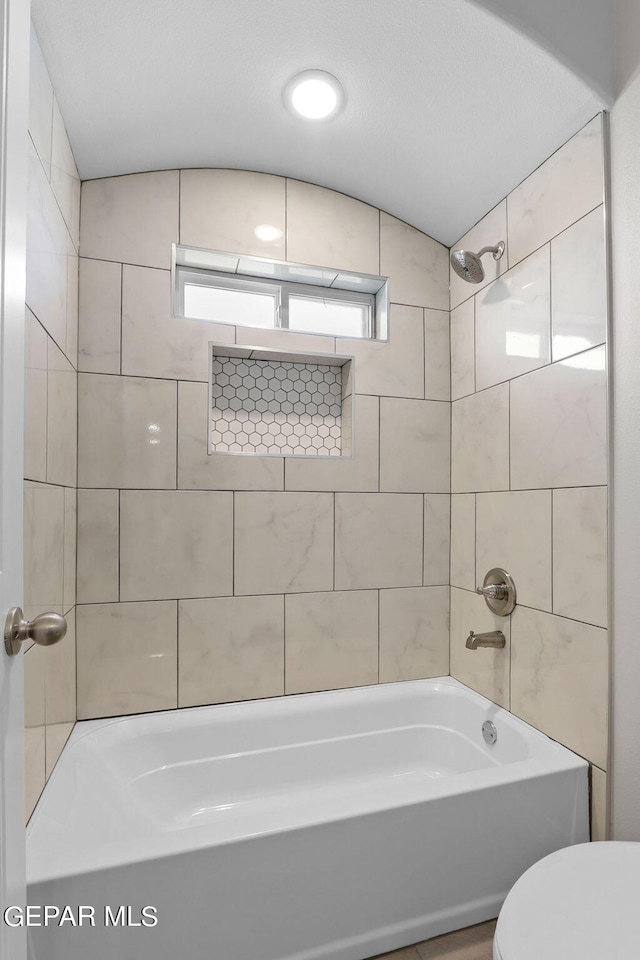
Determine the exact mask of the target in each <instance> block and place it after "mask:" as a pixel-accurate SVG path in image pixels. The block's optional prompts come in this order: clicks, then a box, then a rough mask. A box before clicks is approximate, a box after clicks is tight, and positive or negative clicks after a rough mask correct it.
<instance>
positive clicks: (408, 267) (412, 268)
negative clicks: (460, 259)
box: [380, 212, 449, 310]
mask: <svg viewBox="0 0 640 960" xmlns="http://www.w3.org/2000/svg"><path fill="white" fill-rule="evenodd" d="M380 273H381V274H382V276H384V277H389V299H390V300H391V301H392V302H393V303H404V304H409V305H411V306H420V307H432V308H433V309H435V310H448V309H449V251H448V250H447V248H446V247H444V246H443V245H442V244H441V243H438V242H437V240H433V239H432V238H431V237H428V236H427V234H426V233H421V232H420V231H419V230H416V228H415V227H411V226H409V224H408V223H404V222H403V221H402V220H398V219H397V218H396V217H392V216H390V215H389V214H388V213H384V212H381V213H380Z"/></svg>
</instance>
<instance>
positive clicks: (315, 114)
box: [284, 70, 344, 120]
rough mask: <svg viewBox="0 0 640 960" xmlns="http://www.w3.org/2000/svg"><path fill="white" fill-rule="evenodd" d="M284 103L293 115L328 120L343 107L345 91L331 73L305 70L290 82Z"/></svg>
mask: <svg viewBox="0 0 640 960" xmlns="http://www.w3.org/2000/svg"><path fill="white" fill-rule="evenodd" d="M284 101H285V103H286V105H287V107H288V108H289V110H291V112H292V113H294V114H296V115H297V116H299V117H304V119H305V120H328V119H329V117H335V115H336V114H337V113H338V112H339V110H340V108H341V107H342V105H343V103H344V90H343V89H342V86H341V84H340V82H339V81H338V80H336V78H335V77H334V76H332V75H331V74H330V73H326V72H325V71H324V70H305V71H304V72H303V73H299V74H297V75H296V76H295V77H292V79H291V80H289V83H288V84H287V85H286V87H285V88H284Z"/></svg>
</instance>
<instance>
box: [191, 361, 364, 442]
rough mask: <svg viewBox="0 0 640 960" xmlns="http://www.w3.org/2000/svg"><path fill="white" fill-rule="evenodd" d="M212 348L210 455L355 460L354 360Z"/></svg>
mask: <svg viewBox="0 0 640 960" xmlns="http://www.w3.org/2000/svg"><path fill="white" fill-rule="evenodd" d="M210 349H211V357H210V376H209V402H210V405H209V409H210V429H209V453H210V454H231V455H233V454H239V455H249V456H252V455H253V456H256V455H257V456H276V457H282V456H285V457H343V458H347V457H351V456H352V455H353V399H354V393H353V373H352V363H353V360H352V358H351V357H345V356H336V354H312V353H309V354H299V353H296V354H294V353H289V352H286V351H281V350H270V349H265V348H264V347H232V346H229V345H228V344H217V343H212V344H210Z"/></svg>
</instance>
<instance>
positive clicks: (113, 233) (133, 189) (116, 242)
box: [80, 170, 178, 270]
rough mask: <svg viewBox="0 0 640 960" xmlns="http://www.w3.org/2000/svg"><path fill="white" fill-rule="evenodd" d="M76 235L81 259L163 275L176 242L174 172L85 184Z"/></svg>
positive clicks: (167, 171) (176, 185)
mask: <svg viewBox="0 0 640 960" xmlns="http://www.w3.org/2000/svg"><path fill="white" fill-rule="evenodd" d="M80 233H81V236H82V256H83V257H91V258H93V259H96V260H117V261H119V262H121V263H132V264H137V265H139V266H145V267H164V268H165V269H166V270H168V269H169V268H170V266H171V244H172V243H176V242H177V240H178V171H177V170H160V171H157V172H154V173H133V174H129V175H128V176H125V177H106V178H105V179H102V180H85V181H84V182H83V184H82V204H81V214H80Z"/></svg>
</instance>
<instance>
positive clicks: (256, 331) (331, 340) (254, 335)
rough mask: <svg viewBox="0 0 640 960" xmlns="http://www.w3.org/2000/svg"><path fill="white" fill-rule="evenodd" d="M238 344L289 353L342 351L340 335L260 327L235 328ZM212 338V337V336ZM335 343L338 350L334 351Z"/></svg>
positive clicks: (342, 340) (342, 339)
mask: <svg viewBox="0 0 640 960" xmlns="http://www.w3.org/2000/svg"><path fill="white" fill-rule="evenodd" d="M235 331H236V343H237V344H238V346H243V345H247V346H250V347H271V348H272V349H274V350H288V351H289V352H290V353H336V352H337V353H344V352H345V351H344V350H343V349H342V344H343V342H344V338H342V337H338V338H336V337H325V336H316V335H315V334H313V333H295V332H294V331H293V330H273V329H269V328H268V329H264V330H261V329H260V327H240V326H237V327H236V328H235ZM212 339H213V338H212ZM336 344H337V345H338V350H337V351H336Z"/></svg>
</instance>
